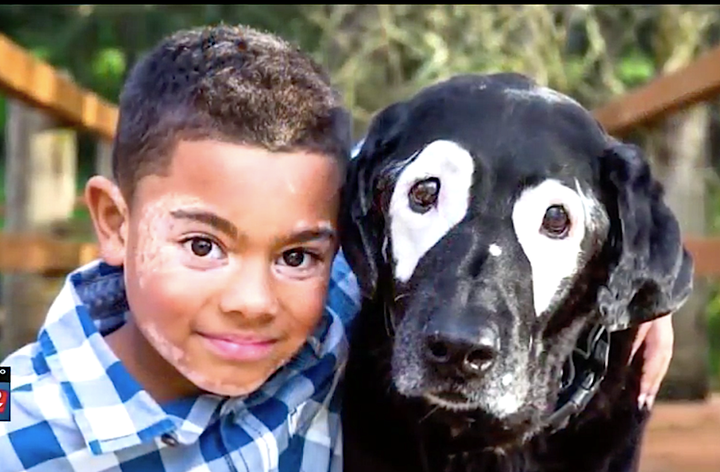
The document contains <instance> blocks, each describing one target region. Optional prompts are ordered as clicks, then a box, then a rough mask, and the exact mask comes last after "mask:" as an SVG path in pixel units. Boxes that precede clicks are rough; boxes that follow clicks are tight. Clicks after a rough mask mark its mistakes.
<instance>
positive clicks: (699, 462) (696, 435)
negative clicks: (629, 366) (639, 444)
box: [640, 395, 720, 472]
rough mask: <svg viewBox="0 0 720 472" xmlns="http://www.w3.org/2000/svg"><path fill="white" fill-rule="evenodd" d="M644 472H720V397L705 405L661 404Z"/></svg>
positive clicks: (653, 420)
mask: <svg viewBox="0 0 720 472" xmlns="http://www.w3.org/2000/svg"><path fill="white" fill-rule="evenodd" d="M640 471H641V472H720V395H716V396H714V397H713V398H712V399H710V400H709V401H708V402H705V403H663V404H657V405H656V406H655V409H654V413H653V417H652V418H651V422H650V426H649V427H648V431H647V433H646V437H645V442H644V445H643V451H642V459H641V462H640Z"/></svg>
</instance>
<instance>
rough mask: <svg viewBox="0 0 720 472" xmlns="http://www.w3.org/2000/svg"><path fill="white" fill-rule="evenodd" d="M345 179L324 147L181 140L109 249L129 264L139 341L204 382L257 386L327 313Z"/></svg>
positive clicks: (236, 388) (147, 180) (143, 185)
mask: <svg viewBox="0 0 720 472" xmlns="http://www.w3.org/2000/svg"><path fill="white" fill-rule="evenodd" d="M340 179H341V176H340V171H339V167H338V165H337V163H336V162H335V161H334V160H333V159H332V158H331V157H328V156H324V155H318V154H312V153H305V152H290V153H270V152H268V151H265V150H263V149H259V148H255V147H249V146H243V145H238V144H230V143H223V142H217V141H194V142H188V141H182V142H180V143H179V144H178V146H177V148H176V150H175V153H174V155H173V159H172V164H171V167H170V172H169V174H168V175H167V176H148V177H144V178H142V179H141V180H140V181H139V183H138V185H137V187H136V191H135V196H134V198H133V201H132V203H131V204H130V205H129V209H128V210H127V211H126V216H125V217H124V218H122V223H121V224H120V225H119V228H118V231H117V233H118V235H117V239H118V240H119V242H115V243H113V242H109V243H108V244H107V245H106V246H107V247H108V249H106V248H105V247H103V255H104V257H105V259H106V260H107V261H108V262H109V263H111V264H112V263H116V264H117V263H121V264H124V267H125V282H126V289H127V297H128V302H129V305H130V307H131V310H132V313H133V319H132V322H131V323H132V324H134V325H135V326H136V327H137V330H138V331H139V332H140V333H141V334H142V335H143V336H142V338H144V339H146V340H147V342H148V343H149V344H150V345H151V346H152V347H153V348H154V349H155V350H156V351H157V352H158V353H159V354H160V355H161V356H162V357H163V358H164V359H165V360H166V361H167V362H168V363H169V364H171V365H172V366H173V367H174V368H175V369H176V370H177V371H179V372H180V373H181V374H182V375H183V376H184V377H185V378H186V379H188V380H190V382H192V383H193V384H194V385H196V386H197V387H199V388H200V389H203V390H206V391H209V392H212V393H216V394H220V395H231V396H236V395H242V394H246V393H249V392H251V391H253V390H255V389H257V388H258V387H259V386H260V385H261V384H262V383H263V382H264V381H265V380H267V379H268V377H270V375H272V374H273V372H275V371H276V370H277V369H278V367H280V366H281V365H282V364H284V363H286V362H287V361H288V360H289V359H290V358H291V357H292V356H293V355H294V354H295V353H296V352H297V351H298V350H299V349H300V347H301V346H302V344H303V343H304V342H305V340H306V339H307V337H308V336H309V335H310V334H311V333H312V331H313V330H314V328H315V326H316V324H317V322H318V320H319V318H320V316H321V314H322V311H323V307H324V302H325V298H326V292H327V286H328V280H329V276H330V267H331V264H332V260H333V257H334V255H335V253H336V250H337V236H336V219H337V212H338V204H339V188H340V184H341V182H340ZM116 197H117V195H116ZM96 225H97V223H96ZM101 244H102V237H101ZM128 324H130V323H128ZM149 361H150V360H149V359H148V362H149Z"/></svg>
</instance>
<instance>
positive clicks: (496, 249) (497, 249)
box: [488, 244, 502, 257]
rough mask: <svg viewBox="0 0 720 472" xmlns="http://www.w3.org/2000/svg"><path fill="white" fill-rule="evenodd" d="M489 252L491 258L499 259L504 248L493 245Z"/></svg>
mask: <svg viewBox="0 0 720 472" xmlns="http://www.w3.org/2000/svg"><path fill="white" fill-rule="evenodd" d="M488 252H489V253H490V255H491V256H495V257H498V256H499V255H501V254H502V248H501V247H500V246H498V245H497V244H491V245H490V246H489V247H488Z"/></svg>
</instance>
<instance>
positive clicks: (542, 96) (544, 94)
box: [505, 87, 582, 107]
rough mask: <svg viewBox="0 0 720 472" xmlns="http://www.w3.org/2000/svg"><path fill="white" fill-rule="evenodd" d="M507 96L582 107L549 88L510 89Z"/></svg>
mask: <svg viewBox="0 0 720 472" xmlns="http://www.w3.org/2000/svg"><path fill="white" fill-rule="evenodd" d="M505 93H506V94H507V95H510V96H512V97H516V98H522V99H535V100H538V99H539V100H542V101H545V102H547V103H564V104H573V105H577V106H579V107H582V105H580V104H579V103H578V102H577V101H576V100H574V99H573V98H571V97H568V96H567V95H565V94H562V93H560V92H558V91H556V90H553V89H551V88H548V87H532V88H530V89H527V90H519V89H508V90H506V91H505Z"/></svg>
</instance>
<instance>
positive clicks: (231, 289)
mask: <svg viewBox="0 0 720 472" xmlns="http://www.w3.org/2000/svg"><path fill="white" fill-rule="evenodd" d="M278 305H279V304H278V300H277V297H276V296H275V293H274V291H273V287H272V280H271V274H270V268H269V267H266V266H263V265H262V264H259V263H251V262H250V261H243V263H242V264H241V267H240V268H238V270H237V271H236V272H235V274H233V276H232V277H231V280H230V281H229V282H228V284H227V285H226V287H225V289H224V290H223V293H222V296H221V299H220V310H221V311H222V312H223V313H230V314H232V313H235V314H237V315H240V316H243V317H246V318H262V317H268V316H275V315H276V314H277V310H278Z"/></svg>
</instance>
